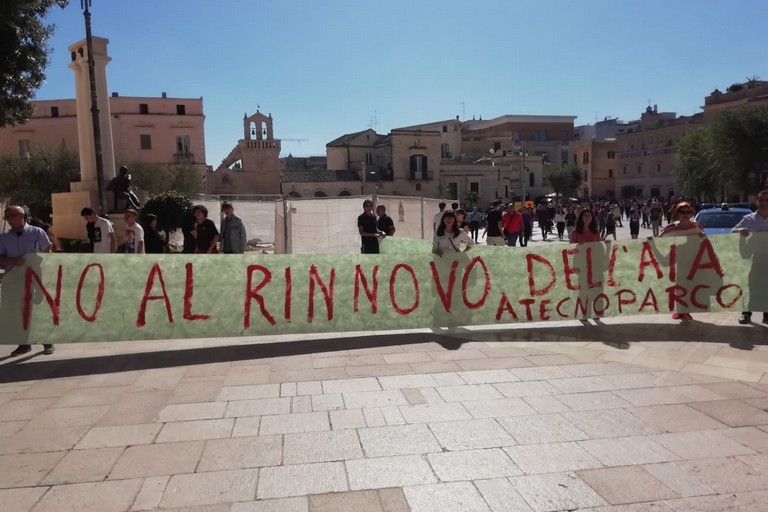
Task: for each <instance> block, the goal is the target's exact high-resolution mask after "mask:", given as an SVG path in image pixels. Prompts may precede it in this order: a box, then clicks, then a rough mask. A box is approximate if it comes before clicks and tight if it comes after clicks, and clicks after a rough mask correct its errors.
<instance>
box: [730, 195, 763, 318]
mask: <svg viewBox="0 0 768 512" xmlns="http://www.w3.org/2000/svg"><path fill="white" fill-rule="evenodd" d="M732 231H733V232H734V233H740V234H741V236H745V237H746V236H749V234H750V233H752V232H758V233H759V232H768V189H766V190H763V191H761V192H758V193H757V211H756V212H754V213H749V214H747V215H745V216H744V218H743V219H741V220H740V221H739V223H738V224H736V225H735V226H734V227H733V230H732ZM765 245H766V244H763V247H758V248H757V249H756V250H755V252H754V254H753V256H752V268H751V269H750V270H749V301H750V304H765V303H766V302H768V292H766V290H765V286H764V283H765V278H764V277H763V274H764V273H765V265H766V264H768V248H766V247H765ZM747 307H750V306H747ZM751 321H752V312H751V311H743V312H742V313H741V316H740V317H739V323H740V324H748V323H750V322H751ZM763 323H764V324H768V311H764V312H763Z"/></svg>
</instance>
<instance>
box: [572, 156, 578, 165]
mask: <svg viewBox="0 0 768 512" xmlns="http://www.w3.org/2000/svg"><path fill="white" fill-rule="evenodd" d="M578 164H579V157H578V156H576V153H574V154H573V165H578Z"/></svg>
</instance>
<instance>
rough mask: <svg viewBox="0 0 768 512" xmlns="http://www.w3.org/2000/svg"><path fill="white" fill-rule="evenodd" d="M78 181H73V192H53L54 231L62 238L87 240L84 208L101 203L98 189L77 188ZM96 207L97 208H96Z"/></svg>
mask: <svg viewBox="0 0 768 512" xmlns="http://www.w3.org/2000/svg"><path fill="white" fill-rule="evenodd" d="M76 184H78V183H77V182H75V183H72V184H71V186H72V192H61V193H59V194H51V202H52V206H53V232H54V233H56V236H57V237H59V238H62V239H66V238H68V239H72V240H87V239H88V232H87V231H86V230H85V220H84V219H83V218H82V217H81V216H80V211H81V210H82V209H83V208H86V207H91V208H94V207H95V206H96V205H98V204H99V195H98V194H97V193H96V189H95V188H94V189H93V190H79V191H78V190H75V188H76V187H75V186H74V185H76ZM94 209H95V208H94Z"/></svg>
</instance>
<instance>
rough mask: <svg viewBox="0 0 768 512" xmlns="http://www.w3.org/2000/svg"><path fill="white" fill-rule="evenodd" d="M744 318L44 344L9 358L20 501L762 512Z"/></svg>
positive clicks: (758, 424) (761, 430)
mask: <svg viewBox="0 0 768 512" xmlns="http://www.w3.org/2000/svg"><path fill="white" fill-rule="evenodd" d="M737 316H738V315H736V314H733V313H730V314H714V313H713V314H701V315H696V317H695V320H694V321H693V322H686V323H684V324H679V323H678V322H673V321H672V320H671V319H670V318H669V317H668V316H643V317H622V318H607V319H604V320H601V321H599V323H598V324H595V323H594V322H589V324H586V323H580V322H575V321H570V322H550V323H546V324H520V325H514V326H503V327H495V328H494V329H493V330H484V329H474V330H466V329H453V330H450V331H443V330H417V331H399V332H388V333H373V332H363V333H344V334H335V335H327V334H326V335H310V336H307V335H303V336H285V337H281V338H279V339H261V338H236V339H223V338H222V339H205V340H185V341H169V342H165V341H163V342H157V341H153V342H131V343H127V342H125V343H124V342H115V343H93V344H74V345H59V346H58V347H57V351H56V353H55V354H54V355H52V356H44V355H42V347H41V346H35V347H33V351H32V352H31V353H30V355H29V356H24V357H22V358H4V359H3V360H2V361H0V503H2V510H3V511H4V512H28V511H34V512H62V511H88V512H90V511H93V512H127V511H150V510H157V511H161V510H162V511H166V512H170V511H176V512H180V511H187V512H264V511H274V512H294V511H295V512H309V511H311V512H319V511H347V510H348V511H371V512H405V511H414V512H425V511H473V512H474V511H493V512H502V511H503V512H511V511H516V512H517V511H519V512H523V511H524V512H531V511H535V512H554V511H573V510H579V511H590V512H641V511H642V512H645V511H652V512H668V511H685V512H689V511H697V512H698V511H702V512H703V511H707V512H709V511H729V512H731V511H751V512H764V511H765V510H766V507H767V506H768V505H766V504H767V503H768V412H766V410H767V409H768V347H767V346H766V345H765V343H766V341H768V336H766V333H768V331H766V326H763V325H759V324H753V325H748V326H740V325H738V323H737V322H736V318H737ZM757 319H758V320H759V319H760V318H759V316H758V317H757ZM604 341H608V343H604ZM7 348H8V352H10V350H11V348H12V347H10V346H8V347H7Z"/></svg>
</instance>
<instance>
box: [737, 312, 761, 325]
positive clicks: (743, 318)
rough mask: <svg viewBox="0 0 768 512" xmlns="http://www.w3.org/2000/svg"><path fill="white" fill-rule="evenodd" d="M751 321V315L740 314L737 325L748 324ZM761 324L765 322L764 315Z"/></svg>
mask: <svg viewBox="0 0 768 512" xmlns="http://www.w3.org/2000/svg"><path fill="white" fill-rule="evenodd" d="M751 321H752V313H742V314H741V316H740V317H739V323H740V324H741V325H746V324H748V323H749V322H751ZM763 322H765V314H763Z"/></svg>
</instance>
